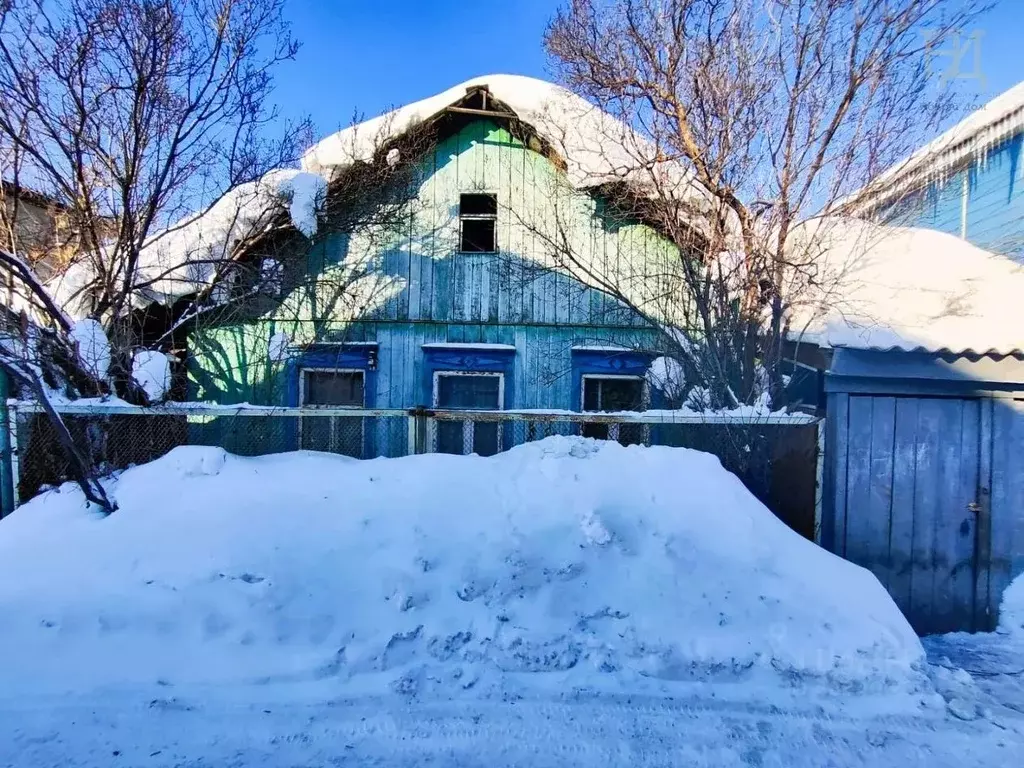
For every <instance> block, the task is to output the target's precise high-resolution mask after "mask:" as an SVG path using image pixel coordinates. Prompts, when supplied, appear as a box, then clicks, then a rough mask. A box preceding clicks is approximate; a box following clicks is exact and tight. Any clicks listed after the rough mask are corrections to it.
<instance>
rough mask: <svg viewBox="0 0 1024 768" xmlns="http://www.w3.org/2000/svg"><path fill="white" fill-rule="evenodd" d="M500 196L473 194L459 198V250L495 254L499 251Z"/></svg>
mask: <svg viewBox="0 0 1024 768" xmlns="http://www.w3.org/2000/svg"><path fill="white" fill-rule="evenodd" d="M497 223H498V196H497V195H490V194H481V193H472V194H465V195H462V196H460V198H459V250H460V251H462V252H463V253H494V252H496V251H497V250H498V237H497Z"/></svg>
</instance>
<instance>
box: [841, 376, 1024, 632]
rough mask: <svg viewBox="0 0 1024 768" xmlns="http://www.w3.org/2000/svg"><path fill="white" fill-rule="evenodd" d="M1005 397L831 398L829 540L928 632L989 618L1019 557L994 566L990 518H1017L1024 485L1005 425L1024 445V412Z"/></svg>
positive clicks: (979, 625) (969, 626) (984, 623)
mask: <svg viewBox="0 0 1024 768" xmlns="http://www.w3.org/2000/svg"><path fill="white" fill-rule="evenodd" d="M1006 402H1007V401H999V400H993V399H987V398H943V397H882V396H875V395H856V394H837V395H833V396H832V397H831V398H830V402H829V430H828V433H827V434H828V445H827V447H826V453H827V455H830V456H831V458H829V459H828V462H829V478H828V480H829V488H828V490H827V492H828V493H829V495H830V497H831V498H830V501H831V502H832V503H831V504H829V505H827V506H828V507H830V510H829V512H828V513H827V514H826V515H825V517H824V518H823V520H822V543H823V544H824V545H825V546H826V547H828V548H829V549H831V550H832V551H833V552H835V553H837V554H840V555H842V556H844V557H846V558H847V559H849V560H851V561H853V562H855V563H858V564H859V565H862V566H864V567H865V568H867V569H869V570H870V571H871V572H872V573H874V574H875V575H876V576H877V577H878V579H879V580H880V581H881V582H882V583H883V584H884V585H885V586H886V588H887V589H888V590H889V592H890V594H891V595H892V597H893V599H894V600H895V601H896V603H897V605H899V607H900V609H901V610H902V611H903V612H904V614H905V615H906V616H907V618H908V619H909V620H910V623H911V624H912V625H913V626H914V628H915V629H916V630H917V631H918V632H919V633H921V634H927V633H935V632H949V631H954V630H967V631H982V630H989V629H992V628H993V626H994V623H995V618H996V614H997V608H998V600H999V594H1001V589H999V591H998V592H994V590H995V589H997V588H999V585H1000V584H1001V585H1002V586H1005V583H1003V582H1008V575H1009V573H1010V571H1011V570H1012V567H1013V564H1012V563H1011V562H1009V561H1007V562H1006V563H1005V567H1004V565H1003V563H1002V562H1000V563H999V564H998V565H996V562H995V560H998V559H999V558H995V559H994V558H993V552H992V548H993V544H994V543H995V542H996V539H997V538H998V537H997V536H994V533H995V532H996V527H997V526H994V525H993V520H994V519H996V517H1001V518H1002V519H1003V520H1005V519H1010V518H1013V517H1015V510H1019V509H1020V506H1019V501H1020V496H1021V494H1022V493H1024V484H1022V483H1021V482H1020V480H1019V473H1014V472H1012V471H1011V466H1010V465H1011V463H1012V462H1013V460H1014V459H1013V453H1012V452H1011V449H1010V444H1009V443H1004V442H1003V438H1004V437H1005V435H1004V434H1001V433H1006V432H1007V431H1008V430H1016V432H1015V434H1016V435H1017V438H1016V445H1017V446H1018V448H1020V447H1021V438H1022V437H1024V435H1022V434H1020V433H1021V421H1022V420H1021V419H1020V418H1017V415H1019V414H1016V411H1014V409H1013V408H1012V407H1011V408H1010V409H1009V410H1008V411H1006V412H1004V409H1005V407H1006V406H1005V405H1004V403H1006ZM1009 402H1010V403H1012V402H1013V401H1009ZM993 419H995V422H996V423H995V424H993ZM994 437H995V439H996V441H997V442H998V444H999V445H1000V450H999V451H998V452H997V453H998V455H996V456H994V455H993V450H992V446H993V438H994ZM830 449H831V451H830ZM1016 456H1022V454H1020V453H1017V454H1016ZM994 458H995V459H996V466H993V459H994ZM1011 477H1013V478H1017V485H1013V483H1012V482H1010V480H1011ZM993 488H996V489H997V491H996V492H995V493H993V492H992V489H993ZM1010 497H1014V498H1010ZM1015 505H1016V506H1015ZM1000 546H1001V545H1000ZM1000 557H1002V555H1000ZM1002 559H1003V560H1004V561H1006V560H1007V558H1005V557H1003V558H1002ZM993 565H996V567H995V570H994V571H993V569H992V566H993ZM1004 571H1005V573H1004ZM990 577H995V578H990ZM990 581H991V583H990Z"/></svg>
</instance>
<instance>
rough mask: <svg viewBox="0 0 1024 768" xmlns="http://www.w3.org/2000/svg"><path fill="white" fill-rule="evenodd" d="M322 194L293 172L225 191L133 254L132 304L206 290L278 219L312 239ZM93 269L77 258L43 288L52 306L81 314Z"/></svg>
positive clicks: (322, 188)
mask: <svg viewBox="0 0 1024 768" xmlns="http://www.w3.org/2000/svg"><path fill="white" fill-rule="evenodd" d="M326 189H327V181H326V179H324V178H323V177H322V176H318V175H316V174H312V173H306V172H303V171H299V170H298V169H285V168H282V169H277V170H273V171H270V172H269V173H267V174H266V175H264V176H263V177H262V178H260V179H258V180H257V181H253V182H249V183H246V184H240V185H238V186H237V187H235V188H234V189H231V190H230V191H228V192H227V193H226V194H225V195H224V196H223V197H221V198H220V199H219V200H218V201H217V202H215V203H214V204H213V205H212V206H211V207H210V208H209V209H208V210H206V211H205V212H204V213H201V214H198V215H192V216H187V217H185V218H184V219H182V220H181V221H178V222H177V223H175V224H172V225H171V226H170V227H168V228H167V229H165V230H162V231H160V232H158V233H156V234H154V235H153V236H152V237H151V238H150V239H149V240H148V241H147V242H146V244H145V245H144V246H143V247H142V250H141V251H140V253H139V262H138V266H137V268H136V274H135V279H134V281H133V284H134V285H135V286H137V291H136V294H137V295H135V296H133V297H132V298H133V304H134V305H136V306H137V305H140V304H142V305H145V304H148V303H150V302H154V301H155V302H159V303H171V302H173V301H175V300H176V299H179V298H181V297H182V296H187V295H188V294H191V293H195V292H197V291H199V290H202V289H203V288H206V287H207V286H208V285H210V283H211V282H212V281H213V279H214V277H215V276H216V274H217V270H218V269H219V268H220V266H221V265H222V264H223V262H224V261H226V260H228V259H230V258H232V256H233V252H234V246H235V244H236V243H238V242H244V241H246V240H249V239H250V238H252V237H255V236H256V235H259V234H260V233H262V232H264V231H266V230H267V228H269V227H270V226H271V225H272V224H273V223H274V222H275V221H277V220H278V217H279V216H281V215H282V214H285V213H287V214H288V215H289V216H290V219H291V223H292V225H293V226H294V227H295V228H296V229H297V230H299V231H300V232H302V233H303V234H304V235H306V236H307V237H312V236H313V235H314V234H315V233H316V229H317V218H316V212H317V209H318V206H319V205H320V204H321V202H322V198H323V195H324V194H325V192H326ZM93 269H94V265H93V263H92V260H91V259H89V258H82V259H80V260H79V261H77V262H75V263H73V264H72V265H71V266H70V267H69V268H68V269H67V270H66V271H64V272H63V273H62V274H60V275H57V276H56V277H55V278H54V279H53V280H51V281H50V282H49V285H48V287H49V289H50V291H51V292H52V294H53V296H54V297H55V299H56V300H57V302H58V303H59V304H60V305H61V306H62V307H64V309H65V310H66V311H68V312H70V313H71V314H73V315H77V314H81V313H82V310H83V309H84V307H83V306H81V305H82V304H83V301H84V299H85V298H86V297H84V296H83V295H82V291H83V288H84V287H85V286H87V285H88V284H89V283H90V282H91V279H92V274H93Z"/></svg>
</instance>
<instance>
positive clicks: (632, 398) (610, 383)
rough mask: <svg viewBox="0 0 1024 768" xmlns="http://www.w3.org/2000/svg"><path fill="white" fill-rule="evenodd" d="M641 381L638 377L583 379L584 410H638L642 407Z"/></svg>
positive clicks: (642, 391)
mask: <svg viewBox="0 0 1024 768" xmlns="http://www.w3.org/2000/svg"><path fill="white" fill-rule="evenodd" d="M643 394H644V388H643V382H642V381H641V380H640V379H633V378H623V379H603V378H597V377H587V378H585V379H583V410H584V411H639V410H640V409H641V408H643Z"/></svg>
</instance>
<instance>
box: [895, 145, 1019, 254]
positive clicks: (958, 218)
mask: <svg viewBox="0 0 1024 768" xmlns="http://www.w3.org/2000/svg"><path fill="white" fill-rule="evenodd" d="M1022 150H1024V133H1018V134H1016V135H1014V136H1011V137H1009V138H1008V139H1006V140H1005V141H1003V142H1001V143H999V144H998V145H996V146H995V147H992V148H990V149H989V150H988V151H987V152H986V153H985V154H984V155H983V156H982V157H979V158H977V159H975V160H973V161H972V162H971V163H970V164H968V165H966V166H964V167H962V168H960V169H959V170H958V171H957V172H956V173H953V174H950V175H949V176H948V177H947V178H946V179H944V180H943V181H941V182H939V181H936V182H932V183H931V184H929V185H928V186H927V187H926V188H925V189H924V190H921V191H919V192H916V193H914V194H913V195H908V196H907V197H906V198H904V199H903V200H900V201H898V202H897V203H895V204H892V205H890V206H888V207H887V208H886V210H885V211H883V212H882V218H883V219H884V220H886V221H888V222H891V223H894V224H900V225H903V226H917V227H926V228H929V229H937V230H939V231H941V232H948V233H949V234H952V235H956V236H958V237H960V236H965V237H966V239H967V240H968V241H969V242H971V243H973V244H974V245H977V246H979V247H981V248H984V249H986V250H990V251H994V252H996V253H1003V254H1006V255H1008V256H1012V257H1015V258H1018V259H1024V165H1022V163H1021V159H1022V158H1021V152H1022Z"/></svg>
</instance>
